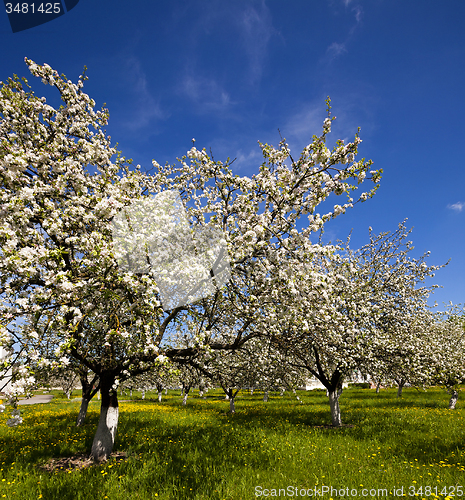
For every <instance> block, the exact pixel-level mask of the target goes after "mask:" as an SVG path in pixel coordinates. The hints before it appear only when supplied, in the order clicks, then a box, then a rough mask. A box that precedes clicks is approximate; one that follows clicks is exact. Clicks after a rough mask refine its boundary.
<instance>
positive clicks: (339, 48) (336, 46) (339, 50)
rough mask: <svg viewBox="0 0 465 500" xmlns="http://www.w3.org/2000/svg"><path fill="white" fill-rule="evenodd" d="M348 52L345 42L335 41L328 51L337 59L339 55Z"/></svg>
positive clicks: (331, 56) (332, 57)
mask: <svg viewBox="0 0 465 500" xmlns="http://www.w3.org/2000/svg"><path fill="white" fill-rule="evenodd" d="M344 52H347V49H346V46H345V43H337V42H333V43H332V44H331V45H330V46H329V47H328V48H327V49H326V53H327V54H328V55H329V56H330V58H331V59H335V58H336V57H339V56H340V55H341V54H344Z"/></svg>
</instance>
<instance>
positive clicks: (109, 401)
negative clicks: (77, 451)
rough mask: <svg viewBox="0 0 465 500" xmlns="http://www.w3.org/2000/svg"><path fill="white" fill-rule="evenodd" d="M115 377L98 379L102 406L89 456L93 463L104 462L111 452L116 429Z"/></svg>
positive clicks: (116, 398) (108, 376) (116, 397)
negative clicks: (113, 387)
mask: <svg viewBox="0 0 465 500" xmlns="http://www.w3.org/2000/svg"><path fill="white" fill-rule="evenodd" d="M114 382H115V376H114V375H109V374H103V375H101V377H100V392H101V394H102V404H101V407H100V420H99V423H98V427H97V432H96V433H95V437H94V442H93V443H92V453H91V456H92V458H93V459H94V461H95V462H104V461H106V460H107V459H108V457H109V456H110V455H111V452H112V451H113V445H114V443H115V435H116V429H117V427H118V416H119V409H118V393H117V392H116V391H114V390H113V389H112V386H113V384H114Z"/></svg>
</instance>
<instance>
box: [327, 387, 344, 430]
mask: <svg viewBox="0 0 465 500" xmlns="http://www.w3.org/2000/svg"><path fill="white" fill-rule="evenodd" d="M339 396H340V393H339V392H338V391H337V390H336V391H331V392H329V391H328V397H329V407H330V408H331V423H332V424H333V425H334V426H335V427H340V426H341V425H342V421H341V409H340V408H339Z"/></svg>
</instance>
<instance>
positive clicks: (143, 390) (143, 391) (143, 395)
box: [142, 389, 145, 399]
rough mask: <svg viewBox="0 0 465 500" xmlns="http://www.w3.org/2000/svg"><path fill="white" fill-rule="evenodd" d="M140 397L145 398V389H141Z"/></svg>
mask: <svg viewBox="0 0 465 500" xmlns="http://www.w3.org/2000/svg"><path fill="white" fill-rule="evenodd" d="M142 399H145V389H142Z"/></svg>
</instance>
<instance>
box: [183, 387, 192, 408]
mask: <svg viewBox="0 0 465 500" xmlns="http://www.w3.org/2000/svg"><path fill="white" fill-rule="evenodd" d="M190 390H191V388H190V387H186V389H185V390H184V389H183V391H184V397H183V398H182V404H183V405H184V406H186V404H187V397H188V396H189V391H190Z"/></svg>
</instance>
